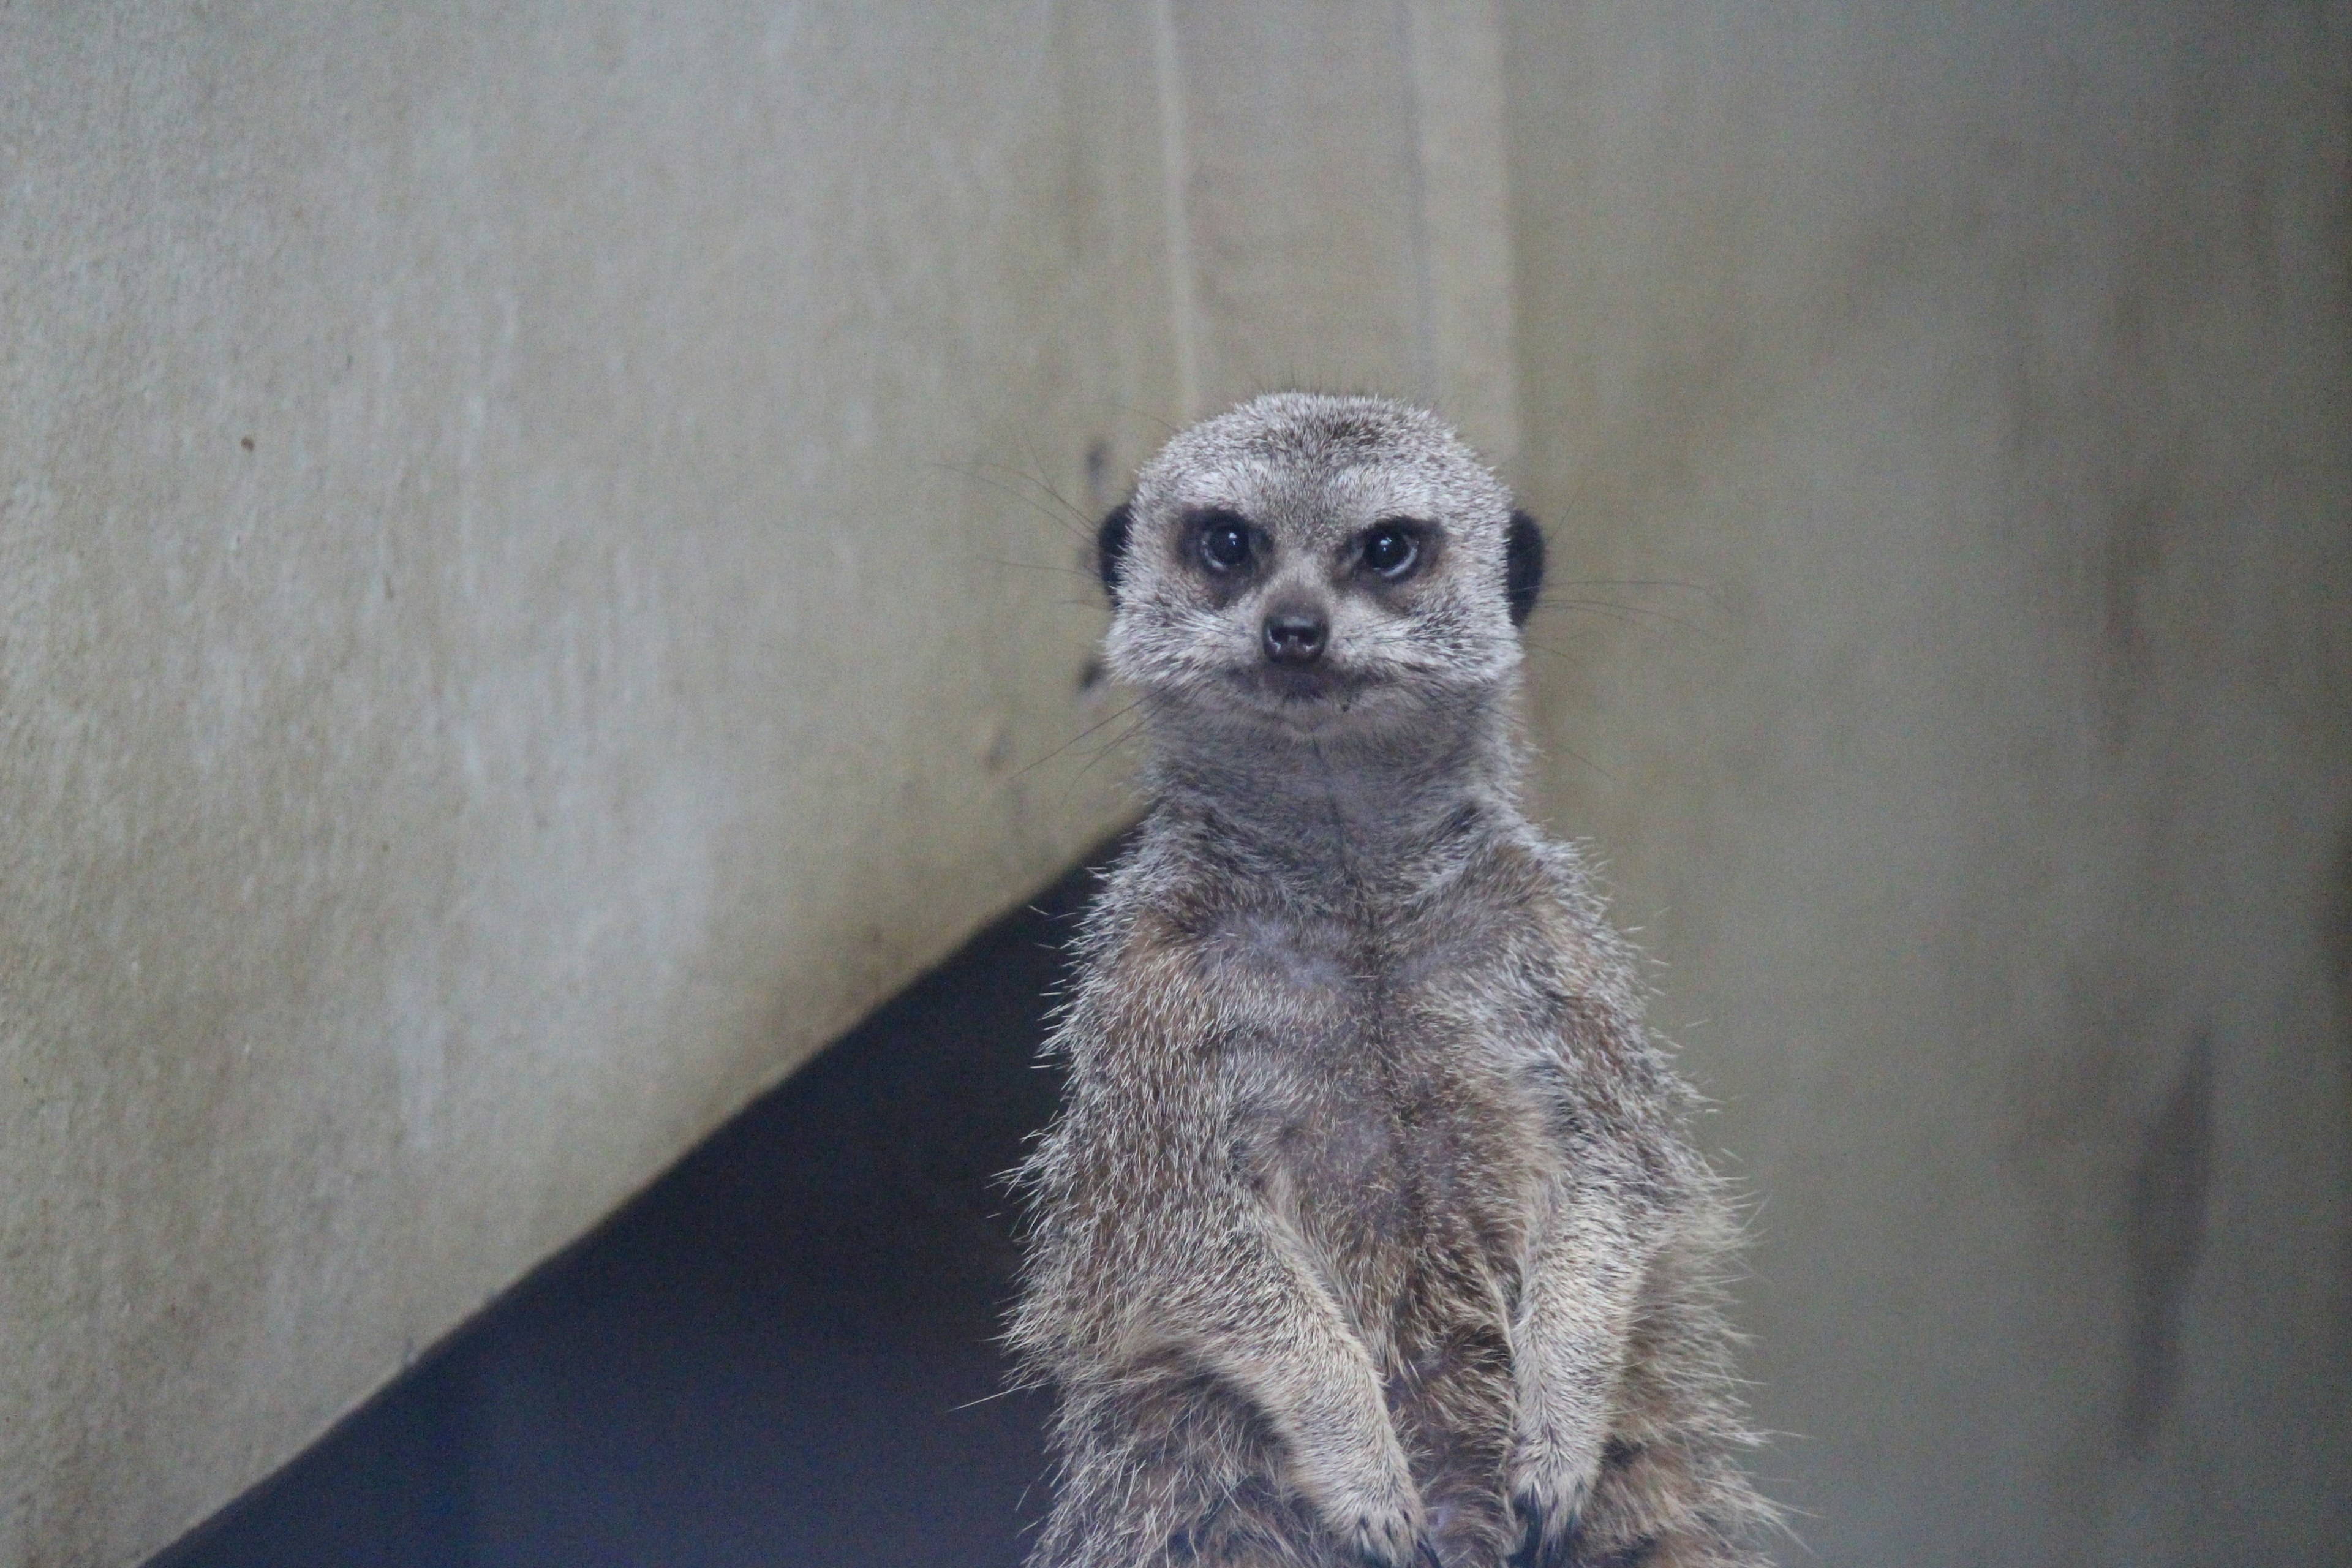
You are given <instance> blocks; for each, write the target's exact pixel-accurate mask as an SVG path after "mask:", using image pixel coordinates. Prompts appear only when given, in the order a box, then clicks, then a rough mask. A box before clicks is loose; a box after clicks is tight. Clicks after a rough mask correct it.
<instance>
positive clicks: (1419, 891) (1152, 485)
mask: <svg viewBox="0 0 2352 1568" xmlns="http://www.w3.org/2000/svg"><path fill="white" fill-rule="evenodd" d="M1099 554H1100V567H1101V572H1102V577H1103V581H1104V583H1105V584H1106V585H1107V586H1108V589H1109V591H1110V595H1111V598H1112V601H1113V618H1112V622H1111V628H1110V634H1109V638H1108V646H1107V656H1108V667H1109V668H1110V670H1111V671H1112V672H1113V673H1114V674H1115V675H1117V676H1118V678H1120V679H1122V680H1124V681H1126V682H1128V683H1129V684H1131V685H1132V686H1133V687H1134V688H1136V689H1139V691H1140V693H1141V701H1142V703H1143V705H1144V710H1145V713H1146V715H1147V719H1148V732H1149V735H1150V762H1149V763H1148V769H1147V773H1146V779H1147V781H1148V787H1149V789H1150V796H1151V799H1152V803H1153V804H1152V806H1151V811H1150V816H1149V817H1148V818H1147V819H1146V820H1145V822H1144V824H1143V826H1142V827H1141V829H1140V830H1139V834H1138V836H1137V837H1136V839H1135V841H1134V844H1133V847H1131V848H1130V849H1129V852H1128V854H1127V855H1126V857H1125V858H1124V859H1122V861H1121V862H1120V863H1119V865H1118V868H1116V869H1115V870H1114V871H1112V872H1111V873H1110V876H1109V878H1108V884H1107V886H1106V888H1105V889H1104V891H1103V893H1102V895H1101V897H1100V899H1099V900H1098V901H1097V904H1096V905H1095V907H1094V909H1093V910H1092V912H1091V913H1090V915H1089V916H1088V918H1087V922H1086V924H1085V926H1084V928H1083V932H1082V935H1081V937H1080V939H1079V942H1078V956H1079V970H1078V973H1077V974H1076V979H1075V984H1074V988H1073V991H1072V993H1071V994H1070V995H1069V997H1068V999H1067V1003H1066V1008H1065V1010H1064V1012H1063V1015H1062V1017H1061V1022H1060V1026H1059V1029H1058V1031H1057V1033H1056V1035H1055V1044H1054V1047H1053V1048H1054V1049H1055V1050H1056V1051H1058V1053H1059V1054H1060V1055H1061V1057H1062V1058H1064V1060H1065V1061H1066V1066H1067V1069H1068V1081H1067V1087H1066V1091H1065V1098H1064V1102H1063V1107H1062V1110H1061V1113H1060V1115H1059V1117H1058V1118H1057V1119H1056V1120H1055V1122H1054V1123H1053V1125H1052V1126H1051V1127H1050V1128H1049V1129H1048V1130H1047V1131H1046V1132H1045V1135H1044V1137H1043V1139H1042V1141H1041V1142H1039V1144H1038V1146H1037V1148H1036V1151H1035V1152H1034V1155H1033V1157H1032V1158H1031V1159H1030V1160H1029V1162H1028V1163H1027V1164H1026V1165H1025V1166H1024V1169H1023V1172H1022V1176H1023V1180H1024V1184H1025V1186H1026V1188H1027V1189H1028V1192H1029V1194H1030V1197H1031V1200H1032V1205H1033V1208H1032V1214H1031V1218H1030V1228H1029V1235H1028V1241H1027V1246H1028V1252H1027V1260H1026V1266H1025V1270H1024V1291H1023V1296H1022V1299H1021V1302H1020V1305H1019V1307H1018V1309H1017V1310H1016V1313H1015V1316H1014V1321H1013V1333H1012V1340H1013V1344H1014V1346H1015V1348H1016V1350H1017V1352H1018V1353H1019V1354H1020V1355H1021V1357H1022V1358H1023V1360H1024V1365H1025V1367H1026V1368H1027V1370H1028V1373H1029V1374H1030V1375H1032V1376H1034V1377H1035V1378H1036V1379H1038V1380H1040V1381H1045V1382H1050V1383H1051V1384H1053V1385H1055V1387H1056V1388H1057V1389H1058V1390H1059V1393H1060V1397H1061V1406H1060V1413H1059V1415H1058V1417H1057V1419H1056V1423H1055V1430H1054V1443H1055V1452H1056V1455H1057V1458H1058V1487H1059V1490H1058V1493H1057V1498H1056V1501H1055V1506H1054V1510H1053V1512H1052V1515H1051V1517H1050V1518H1049V1519H1048V1521H1046V1523H1045V1526H1044V1531H1043V1534H1042V1537H1041V1538H1040V1540H1039V1541H1038V1542H1037V1545H1036V1549H1035V1552H1034V1556H1033V1557H1032V1559H1031V1563H1032V1565H1033V1568H1147V1565H1156V1564H1163V1563H1164V1564H1174V1563H1215V1564H1233V1565H1237V1568H1238V1565H1249V1568H1259V1565H1265V1568H1272V1565H1274V1564H1293V1565H1305V1564H1342V1563H1346V1564H1356V1563H1364V1562H1367V1561H1369V1562H1370V1563H1381V1564H1388V1565H1391V1568H1402V1565H1404V1564H1408V1563H1421V1564H1424V1565H1425V1564H1430V1563H1438V1564H1444V1568H1457V1565H1461V1568H1486V1565H1492V1564H1500V1563H1505V1562H1506V1561H1511V1562H1517V1563H1540V1564H1551V1565H1559V1564H1591V1565H1598V1564H1603V1563H1606V1564H1611V1565H1612V1568H1630V1565H1632V1564H1635V1563H1642V1564H1654V1565H1659V1568H1664V1565H1669V1564H1671V1565H1674V1568H1699V1565H1702V1564H1703V1565H1706V1568H1729V1565H1735V1564H1737V1565H1747V1564H1755V1563H1761V1562H1762V1561H1763V1559H1762V1558H1761V1557H1760V1556H1759V1555H1758V1554H1757V1553H1756V1552H1755V1550H1754V1548H1753V1547H1752V1545H1751V1544H1750V1542H1752V1541H1753V1539H1754V1538H1755V1536H1756V1535H1757V1534H1758V1533H1759V1529H1760V1528H1761V1527H1762V1526H1763V1525H1764V1524H1765V1523H1766V1522H1767V1521H1768V1519H1769V1509H1768V1507H1767V1506H1766V1505H1765V1504H1764V1503H1763V1502H1762V1501H1761V1500H1759V1498H1758V1496H1757V1494H1756V1493H1755V1492H1754V1491H1753V1490H1751V1489H1750V1488H1749V1485H1748V1481H1747V1479H1745V1477H1744V1475H1743V1474H1742V1472H1741V1470H1740V1468H1739V1467H1738V1451H1739V1450H1740V1449H1741V1448H1742V1447H1743V1446H1744V1445H1746V1444H1748V1442H1749V1441H1750V1438H1749V1437H1748V1434H1747V1432H1746V1430H1745V1429H1744V1427H1743V1426H1742V1423H1741V1420H1740V1416H1739V1414H1738V1405H1737V1401H1736V1400H1735V1398H1734V1396H1733V1377H1732V1373H1731V1370H1730V1366H1729V1363H1728V1357H1727V1344H1728V1341H1729V1340H1730V1337H1731V1336H1730V1334H1729V1331H1727V1328H1726V1326H1725V1324H1724V1321H1723V1320H1722V1318H1721V1316H1720V1315H1719V1311H1718V1304H1717V1294H1718V1293H1717V1278H1718V1275H1719V1273H1720V1271H1721V1268H1722V1266H1723V1259H1724V1258H1725V1255H1726V1252H1727V1248H1728V1247H1730V1245H1731V1243H1732V1241H1733V1239H1734V1236H1733V1232H1734V1228H1735V1227H1734V1224H1733V1221H1732V1219H1731V1217H1730V1215H1729V1212H1728V1209H1727V1204H1726V1200H1725V1199H1724V1197H1723V1195H1722V1194H1721V1192H1720V1190H1719V1188H1718V1186H1717V1182H1716V1180H1715V1179H1714V1178H1713V1177H1712V1176H1711V1175H1710V1174H1709V1173H1708V1171H1707V1169H1706V1166H1705V1164H1704V1163H1702V1162H1701V1160H1700V1159H1699V1157H1698V1156H1697V1155H1696V1153H1695V1152H1693V1151H1692V1150H1691V1148H1690V1147H1689V1145H1688V1144H1687V1143H1686V1142H1685V1140H1684V1138H1683V1135H1682V1123H1683V1121H1684V1119H1685V1114H1686V1111H1687V1106H1688V1101H1689V1095H1688V1091H1687V1090H1686V1089H1685V1088H1684V1087H1683V1086H1682V1084H1681V1083H1680V1081H1679V1080H1678V1079H1676V1078H1675V1075H1674V1073H1673V1071H1672V1069H1671V1068H1670V1067H1669V1065H1668V1063H1667V1061H1666V1059H1665V1058H1664V1056H1663V1055H1662V1054H1661V1052H1660V1051H1659V1049H1658V1048H1657V1047H1656V1046H1654V1044H1653V1043H1652V1042H1651V1041H1650V1039H1649V1037H1647V1036H1646V1035H1645V1034H1644V1032H1643V1025H1642V988H1641V985H1640V984H1639V982H1638V981H1637V980H1636V978H1635V976H1634V973H1633V962H1632V959H1631V956H1630V955H1629V953H1628V951H1627V949H1626V947H1625V945H1624V943H1623V942H1622V940H1621V939H1620V938H1619V937H1618V936H1617V935H1616V934H1615V933H1614V932H1613V931H1612V930H1611V929H1610V927H1609V926H1608V925H1607V924H1606V923H1605V921H1604V920H1603V917H1602V912H1601V905H1600V902H1599V900H1597V898H1596V897H1595V895H1594V893H1593V891H1592V889H1591V884H1590V882H1589V881H1588V879H1587V876H1586V873H1585V871H1584V869H1583V868H1582V866H1581V865H1580V862H1579V860H1578V858H1577V856H1576V854H1575V852H1574V851H1573V850H1572V849H1570V848H1569V847H1564V846H1562V845H1559V844H1555V843H1551V842H1549V841H1547V840H1546V839H1545V838H1544V837H1542V836H1541V835H1540V834H1539V833H1538V832H1537V830H1536V829H1535V828H1533V827H1532V826H1529V825H1528V821H1527V819H1526V818H1525V817H1524V816H1521V815H1520V813H1519V809H1518V805H1517V801H1516V798H1515V796H1516V791H1517V774H1518V758H1517V751H1516V747H1515V742H1514V740H1513V734H1514V721H1513V718H1512V712H1511V710H1512V706H1513V702H1514V699H1515V696H1516V692H1517V671H1518V668H1519V659H1520V655H1519V639H1518V631H1517V627H1518V624H1519V623H1520V622H1523V621H1524V620H1525V619H1526V618H1527V616H1528V612H1529V610H1530V609H1532V608H1533V606H1534V604H1535V600H1536V595H1537V593H1538V588H1539V586H1540V582H1541V577H1542V570H1543V541H1542V535H1541V534H1540V532H1539V531H1538V529H1537V527H1536V525H1535V523H1534V522H1533V521H1531V520H1529V519H1528V518H1527V517H1525V516H1523V515H1520V514H1517V513H1515V512H1514V511H1513V510H1512V504H1511V500H1510V497H1509V495H1508V494H1507V491H1506V490H1505V489H1504V488H1503V486H1502V484H1501V483H1500V482H1499V481H1498V480H1496V478H1495V477H1494V476H1493V474H1491V473H1490V472H1489V471H1488V470H1487V469H1486V468H1485V467H1484V466H1483V465H1482V464H1481V463H1480V462H1479V461H1478V459H1477V458H1476V457H1475V455H1474V454H1473V453H1472V452H1471V451H1470V450H1469V449H1468V448H1467V447H1465V446H1464V445H1463V444H1462V443H1461V442H1460V441H1459V440H1458V439H1457V438H1456V437H1454V435H1453V433H1452V432H1450V431H1449V430H1447V429H1446V428H1445V427H1444V426H1443V425H1442V424H1441V423H1440V422H1439V421H1438V420H1437V419H1436V418H1435V417H1434V416H1432V415H1429V414H1427V413H1424V412H1422V411H1420V410H1418V409H1414V408H1411V407H1407V406H1404V405H1399V404H1395V403H1391V402H1387V401H1383V400H1380V399H1374V398H1363V397H1326V396H1318V395H1306V394H1296V393H1292V394H1281V395H1273V396H1267V397H1262V398H1259V399H1257V400H1256V401H1255V402H1252V403H1248V404H1245V405H1242V406H1241V407H1239V408H1236V409H1234V410H1233V411H1231V412H1229V413H1227V414H1224V415H1222V416H1218V417H1216V418H1213V419H1211V420H1208V421H1206V422H1205V423H1203V424H1201V425H1199V426H1194V427H1193V428H1192V429H1190V430H1188V431H1186V432H1184V433H1183V434H1182V435H1180V436H1178V437H1176V438H1175V439H1174V440H1172V441H1171V442H1170V443H1169V444H1168V447H1166V449H1165V450H1163V451H1162V452H1161V453H1160V455H1159V457H1158V458H1155V459H1154V460H1153V461H1152V462H1151V463H1150V465H1149V466H1147V467H1146V468H1144V469H1143V470H1142V472H1141V473H1140V474H1139V476H1138V478H1137V481H1136V488H1135V492H1134V497H1133V499H1132V500H1130V501H1129V503H1128V504H1127V505H1125V506H1123V507H1120V508H1119V509H1118V510H1116V511H1114V512H1112V513H1111V515H1110V516H1109V518H1108V519H1107V520H1106V521H1104V523H1103V525H1102V530H1101V534H1100V540H1099Z"/></svg>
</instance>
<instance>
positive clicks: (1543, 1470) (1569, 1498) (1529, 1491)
mask: <svg viewBox="0 0 2352 1568" xmlns="http://www.w3.org/2000/svg"><path fill="white" fill-rule="evenodd" d="M1600 1474H1601V1435H1600V1434H1599V1433H1598V1432H1593V1433H1576V1434H1573V1435H1569V1434H1563V1433H1560V1432H1559V1431H1557V1430H1554V1431H1549V1432H1544V1433H1528V1432H1522V1433H1521V1434H1520V1436H1519V1439H1518V1441H1517V1444H1515V1445H1514V1451H1513V1453H1512V1457H1511V1468H1510V1479H1511V1501H1512V1503H1513V1505H1514V1506H1516V1507H1517V1509H1518V1510H1519V1520H1520V1522H1521V1523H1522V1524H1523V1525H1524V1526H1525V1527H1526V1529H1527V1532H1528V1542H1529V1544H1530V1545H1533V1546H1537V1547H1549V1546H1551V1545H1553V1544H1554V1543H1556V1542H1559V1539H1560V1538H1561V1537H1562V1536H1564V1535H1566V1534H1567V1533H1568V1531H1569V1527H1570V1526H1571V1525H1573V1524H1574V1523H1575V1522H1576V1516H1577V1515H1578V1514H1579V1513H1580V1512H1581V1511H1583V1509H1584V1504H1585V1500H1586V1499H1588V1498H1590V1497H1591V1495H1592V1484H1593V1482H1594V1481H1595V1480H1596V1479H1599V1477H1600Z"/></svg>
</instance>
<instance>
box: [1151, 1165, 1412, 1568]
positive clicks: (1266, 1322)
mask: <svg viewBox="0 0 2352 1568" xmlns="http://www.w3.org/2000/svg"><path fill="white" fill-rule="evenodd" d="M1220 1252H1221V1254H1222V1255H1221V1256H1219V1257H1217V1258H1214V1259H1213V1260H1210V1259H1194V1260H1192V1261H1193V1264H1194V1268H1193V1270H1192V1274H1193V1277H1194V1278H1196V1279H1209V1278H1213V1279H1214V1282H1215V1287H1216V1288H1215V1289H1214V1290H1213V1292H1203V1293H1201V1294H1200V1295H1199V1296H1198V1297H1197V1298H1195V1300H1194V1301H1193V1302H1190V1303H1187V1302H1186V1297H1188V1296H1191V1295H1192V1292H1178V1293H1176V1294H1174V1296H1173V1297H1172V1299H1171V1301H1170V1303H1169V1305H1171V1306H1176V1305H1178V1304H1179V1303H1185V1304H1186V1305H1188V1306H1190V1307H1191V1310H1184V1311H1183V1312H1182V1316H1183V1317H1184V1318H1187V1319H1190V1320H1191V1321H1189V1322H1188V1323H1184V1324H1182V1325H1181V1327H1179V1328H1178V1329H1177V1337H1178V1339H1179V1340H1180V1342H1181V1348H1182V1349H1183V1350H1185V1351H1186V1352H1188V1353H1189V1354H1190V1355H1191V1356H1192V1358H1194V1359H1196V1360H1197V1361H1199V1362H1200V1363H1203V1364H1204V1365H1205V1366H1207V1367H1208V1369H1210V1370H1211V1371H1213V1372H1214V1373H1218V1374H1219V1375H1221V1376H1223V1377H1224V1378H1225V1379H1226V1380H1228V1381H1229V1382H1230V1383H1231V1384H1233V1385H1234V1387H1236V1388H1238V1389H1240V1390H1241V1391H1242V1393H1243V1394H1245V1395H1246V1396H1247V1397H1248V1398H1249V1399H1250V1400H1251V1401H1252V1402H1253V1403H1254V1404H1255V1405H1256V1406H1257V1407H1258V1408H1259V1409H1260V1410H1261V1411H1263V1412H1264V1413H1265V1416H1266V1419H1267V1420H1268V1421H1269V1422H1270V1423H1271V1424H1272V1426H1273V1427H1274V1429H1275V1431H1276V1435H1277V1436H1279V1437H1280V1438H1281V1440H1282V1444H1283V1447H1284V1449H1285V1452H1286V1456H1287V1458H1288V1460H1289V1463H1290V1465H1291V1467H1292V1470H1293V1478H1292V1479H1294V1480H1295V1482H1296V1483H1297V1486H1298V1488H1299V1489H1300V1490H1301V1491H1302V1492H1304V1493H1305V1494H1306V1495H1307V1499H1308V1500H1309V1501H1311V1502H1312V1503H1313V1504H1314V1505H1315V1508H1316V1510H1317V1511H1318V1513H1319V1514H1320V1515H1321V1516H1322V1519H1323V1521H1324V1522H1325V1524H1326V1525H1327V1526H1328V1528H1329V1529H1330V1530H1331V1531H1332V1532H1333V1533H1334V1534H1336V1535H1337V1536H1339V1539H1340V1540H1341V1541H1343V1542H1347V1543H1348V1544H1349V1546H1350V1547H1351V1548H1353V1549H1354V1550H1355V1551H1357V1552H1360V1553H1362V1554H1363V1555H1364V1556H1365V1557H1367V1558H1369V1559H1370V1561H1372V1562H1374V1563H1382V1564H1390V1565H1394V1568H1402V1565H1403V1564H1406V1563H1412V1562H1413V1561H1414V1558H1415V1554H1416V1552H1419V1550H1420V1547H1421V1542H1422V1531H1423V1512H1422V1504H1421V1495H1420V1492H1419V1491H1418V1489H1416V1488H1415V1487H1414V1485H1413V1480H1412V1470H1411V1469H1410V1468H1409V1467H1408V1465H1407V1463H1406V1459H1405V1453H1404V1446H1403V1444H1402V1442H1400V1441H1399V1439H1398V1437H1397V1432H1396V1426H1395V1423H1394V1422H1393V1421H1392V1420H1391V1418H1390V1415H1389V1410H1388V1404H1387V1401H1386V1399H1385V1398H1384V1396H1383V1395H1382V1393H1381V1380H1380V1374H1379V1373H1378V1372H1377V1371H1376V1370H1375V1369H1374V1367H1373V1365H1372V1357H1371V1352H1370V1350H1369V1349H1367V1348H1366V1346H1365V1344H1364V1342H1363V1340H1362V1338H1361V1337H1360V1335H1359V1334H1358V1333H1357V1332H1356V1331H1355V1329H1354V1328H1353V1327H1352V1326H1350V1325H1349V1322H1348V1321H1347V1319H1346V1316H1345V1314H1344V1313H1343V1312H1342V1311H1341V1310H1340V1307H1339V1302H1338V1301H1337V1300H1334V1299H1333V1298H1332V1295H1331V1292H1330V1290H1329V1289H1328V1288H1327V1287H1326V1286H1325V1285H1324V1284H1323V1282H1322V1280H1321V1279H1319V1278H1318V1275H1317V1274H1316V1271H1315V1269H1314V1268H1313V1266H1312V1265H1311V1264H1310V1263H1309V1262H1308V1261H1307V1258H1305V1256H1304V1255H1303V1254H1302V1252H1301V1250H1300V1247H1299V1244H1298V1242H1297V1238H1296V1237H1294V1236H1292V1235H1291V1234H1290V1233H1289V1232H1288V1230H1287V1228H1286V1226H1283V1224H1282V1223H1281V1221H1280V1220H1279V1219H1277V1218H1276V1217H1275V1216H1274V1215H1270V1214H1266V1213H1265V1212H1264V1211H1263V1210H1259V1211H1257V1212H1256V1213H1255V1214H1254V1215H1251V1216H1250V1219H1249V1220H1248V1221H1247V1222H1246V1223H1244V1225H1242V1226H1239V1227H1237V1229H1236V1231H1235V1233H1234V1234H1233V1236H1232V1237H1231V1240H1230V1242H1229V1244H1228V1245H1227V1246H1226V1247H1223V1248H1221V1249H1220Z"/></svg>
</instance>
